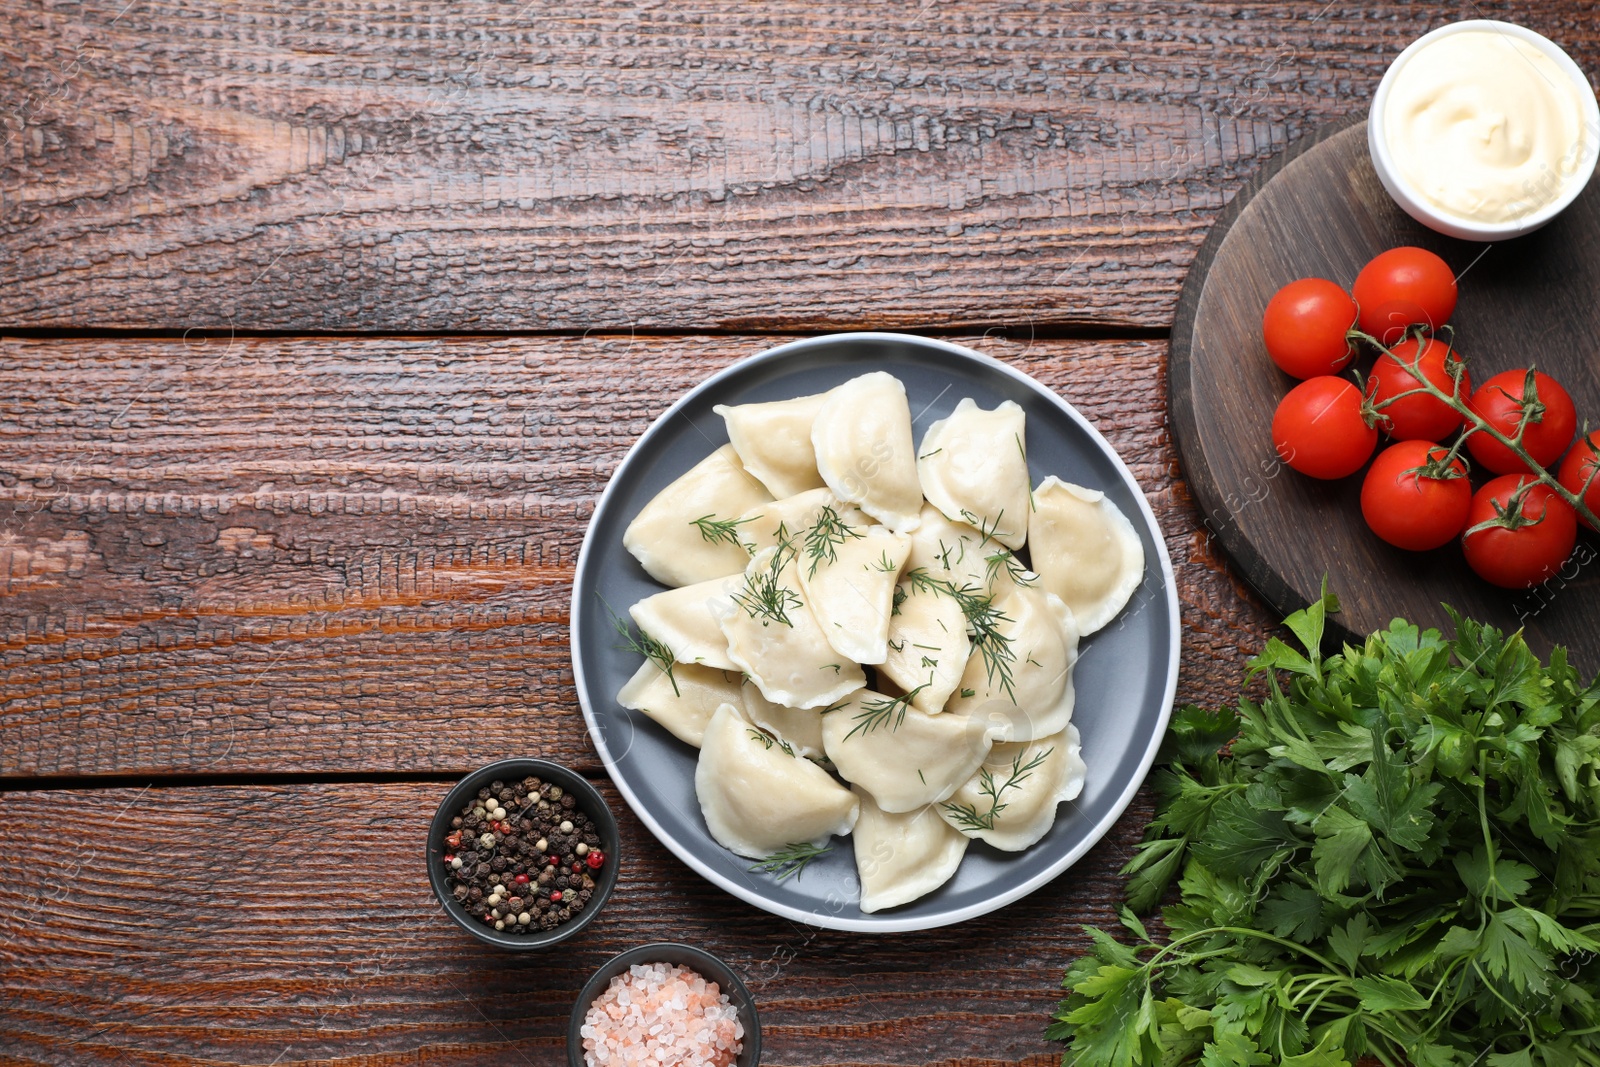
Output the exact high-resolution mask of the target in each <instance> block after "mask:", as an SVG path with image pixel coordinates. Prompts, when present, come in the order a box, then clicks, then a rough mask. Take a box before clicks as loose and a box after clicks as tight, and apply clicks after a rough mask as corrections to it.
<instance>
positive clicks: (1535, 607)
mask: <svg viewBox="0 0 1600 1067" xmlns="http://www.w3.org/2000/svg"><path fill="white" fill-rule="evenodd" d="M1366 145H1367V141H1366V125H1365V123H1361V122H1358V123H1356V124H1355V125H1353V126H1348V127H1346V128H1344V129H1341V130H1338V131H1336V132H1329V133H1328V134H1327V135H1326V136H1319V137H1315V138H1309V139H1307V141H1306V142H1305V143H1304V144H1303V145H1299V146H1296V147H1295V148H1292V149H1290V150H1289V151H1288V152H1287V153H1285V154H1284V156H1282V157H1280V158H1278V159H1275V160H1273V161H1272V162H1271V163H1269V164H1268V165H1267V167H1266V168H1264V169H1263V172H1262V174H1261V175H1260V176H1259V178H1257V179H1256V180H1255V181H1253V182H1252V183H1251V185H1250V186H1248V187H1247V188H1246V189H1245V190H1243V191H1242V192H1241V193H1240V195H1239V197H1238V198H1236V199H1235V200H1234V202H1233V203H1232V204H1230V205H1229V207H1228V210H1227V212H1226V213H1225V214H1224V216H1223V218H1222V219H1221V221H1220V222H1219V223H1218V227H1217V229H1216V230H1215V231H1214V232H1213V235H1212V236H1211V237H1210V238H1208V240H1207V243H1206V246H1205V248H1204V249H1203V250H1202V252H1201V254H1200V257H1199V258H1198V259H1197V261H1196V270H1195V273H1194V274H1193V275H1191V277H1190V279H1189V281H1188V282H1187V283H1186V285H1185V287H1184V290H1183V298H1182V302H1181V304H1180V306H1179V314H1178V320H1177V324H1176V326H1175V327H1174V331H1173V388H1172V414H1173V425H1174V427H1175V429H1176V431H1177V433H1176V436H1177V440H1178V444H1179V446H1180V448H1181V453H1182V457H1183V466H1184V470H1185V471H1186V472H1187V473H1188V475H1189V477H1190V479H1191V481H1192V483H1193V487H1194V492H1195V495H1196V497H1197V498H1198V500H1199V502H1200V505H1201V511H1202V514H1203V515H1204V516H1205V521H1206V524H1207V528H1208V529H1210V530H1213V531H1214V532H1215V535H1216V537H1217V539H1218V541H1219V542H1220V544H1221V547H1222V548H1223V550H1224V551H1226V552H1227V553H1228V554H1229V556H1230V557H1231V558H1232V559H1234V560H1236V561H1237V563H1238V566H1239V571H1240V573H1241V574H1243V575H1244V576H1245V578H1246V579H1247V580H1248V581H1249V582H1250V583H1251V585H1253V586H1254V587H1255V588H1256V589H1258V590H1260V591H1261V593H1262V595H1263V596H1264V597H1265V598H1266V600H1267V602H1268V603H1270V604H1275V605H1277V606H1278V607H1279V608H1280V609H1281V610H1283V611H1286V612H1287V611H1291V610H1294V609H1296V608H1298V607H1301V606H1303V605H1304V604H1306V603H1307V602H1308V601H1309V600H1310V599H1312V598H1313V597H1315V596H1316V595H1317V591H1318V589H1319V588H1320V585H1321V582H1322V579H1323V577H1324V576H1327V579H1328V582H1329V585H1330V586H1331V588H1332V589H1333V590H1334V591H1335V592H1337V593H1338V594H1339V598H1340V601H1341V603H1342V605H1343V610H1342V611H1341V613H1340V615H1339V616H1338V619H1337V621H1338V622H1339V624H1340V625H1341V627H1342V629H1343V630H1344V631H1345V633H1346V635H1348V633H1350V632H1353V633H1357V634H1364V633H1367V632H1369V631H1371V630H1375V629H1380V628H1383V627H1386V626H1387V625H1388V624H1389V621H1390V620H1391V619H1393V618H1395V617H1397V616H1403V617H1405V618H1409V619H1411V620H1413V621H1416V622H1421V623H1425V624H1427V625H1430V626H1439V627H1446V628H1448V627H1449V626H1450V619H1449V616H1448V614H1447V613H1446V612H1445V610H1444V607H1443V605H1445V604H1449V605H1450V606H1452V607H1454V608H1456V609H1458V610H1460V611H1461V612H1463V613H1464V614H1467V615H1469V616H1471V617H1473V618H1476V619H1481V620H1483V621H1485V622H1490V623H1493V624H1494V625H1496V626H1499V627H1500V628H1502V629H1504V630H1508V631H1509V630H1518V629H1521V630H1524V631H1525V633H1526V635H1527V637H1528V640H1529V642H1530V643H1531V644H1532V645H1533V646H1534V647H1535V648H1536V649H1537V650H1538V651H1539V652H1541V653H1548V651H1549V649H1550V648H1551V647H1552V646H1554V645H1557V644H1560V645H1565V646H1567V647H1568V648H1569V649H1570V650H1571V651H1572V654H1573V658H1574V661H1575V662H1576V663H1577V664H1578V666H1579V667H1580V668H1581V669H1582V670H1583V671H1584V672H1585V674H1586V676H1593V674H1594V672H1596V671H1600V595H1597V594H1600V569H1597V568H1596V567H1595V566H1593V564H1594V562H1595V560H1596V558H1600V543H1597V542H1596V541H1595V540H1594V539H1593V536H1592V535H1585V536H1584V537H1583V538H1581V539H1580V541H1579V543H1578V547H1577V550H1576V552H1575V553H1574V555H1573V557H1572V559H1571V560H1569V561H1568V563H1567V565H1566V567H1564V568H1563V569H1562V571H1561V572H1560V574H1559V575H1558V576H1557V577H1555V578H1552V579H1551V580H1550V581H1549V582H1547V583H1545V584H1544V585H1543V586H1541V587H1540V588H1538V589H1534V590H1524V591H1507V590H1503V589H1497V588H1495V587H1494V586H1491V585H1489V584H1488V583H1487V582H1484V581H1482V580H1480V579H1478V578H1477V576H1476V575H1474V574H1473V573H1472V571H1471V569H1470V568H1468V566H1467V564H1466V559H1465V557H1464V556H1463V554H1462V552H1461V548H1460V545H1459V544H1458V543H1451V544H1449V545H1446V546H1445V547H1443V548H1441V549H1438V550H1436V551H1433V552H1423V553H1417V552H1405V551H1402V550H1400V549H1397V548H1394V547H1392V546H1390V545H1387V544H1385V543H1384V542H1383V541H1381V540H1379V539H1378V537H1377V536H1376V535H1374V534H1373V533H1372V532H1371V531H1370V530H1368V529H1367V526H1366V523H1365V521H1364V520H1363V519H1362V517H1361V503H1360V498H1361V481H1362V475H1361V474H1359V473H1358V474H1356V475H1354V476H1352V477H1350V478H1345V479H1342V480H1340V481H1336V482H1322V481H1317V480H1316V479H1313V478H1306V477H1302V476H1301V475H1299V474H1296V473H1295V472H1293V471H1291V470H1289V469H1288V468H1287V467H1286V466H1284V465H1282V464H1281V463H1280V462H1279V461H1278V458H1277V455H1276V453H1275V452H1274V451H1273V446H1272V433H1271V426H1272V413H1273V410H1274V408H1275V407H1276V405H1277V403H1278V401H1279V400H1280V399H1281V398H1282V396H1283V395H1284V394H1285V393H1286V392H1287V391H1288V390H1289V388H1290V387H1291V386H1292V385H1293V384H1294V382H1293V380H1292V379H1290V378H1289V377H1288V376H1287V375H1285V374H1282V373H1281V372H1279V371H1278V370H1277V369H1276V368H1275V367H1274V366H1273V365H1272V363H1271V361H1270V359H1269V357H1268V356H1267V352H1266V348H1265V346H1264V344H1263V343H1262V340H1261V314H1262V310H1263V309H1264V308H1265V307H1266V304H1267V301H1268V300H1269V299H1270V298H1271V296H1272V294H1273V293H1274V292H1276V291H1277V290H1278V288H1279V287H1280V286H1282V285H1284V284H1286V283H1288V282H1289V281H1292V280H1293V279H1295V278H1300V277H1307V276H1315V277H1322V278H1330V279H1332V280H1334V281H1337V282H1339V283H1340V284H1342V285H1346V286H1348V285H1350V284H1351V283H1352V282H1354V280H1355V276H1356V273H1357V272H1358V271H1359V270H1360V269H1361V266H1362V265H1363V264H1364V263H1366V261H1367V260H1369V259H1371V258H1372V256H1374V255H1376V254H1377V253H1379V252H1381V251H1384V250H1385V249H1388V248H1393V247H1395V246H1398V245H1420V246H1422V247H1425V248H1429V249H1432V250H1433V251H1435V252H1437V253H1438V254H1439V255H1441V256H1442V257H1443V258H1444V260H1445V262H1446V263H1448V264H1449V265H1450V266H1451V267H1452V268H1453V269H1454V270H1455V271H1456V272H1457V273H1458V274H1460V275H1461V280H1460V299H1459V302H1458V303H1457V305H1456V311H1455V314H1454V315H1453V316H1452V318H1451V323H1452V325H1454V327H1455V340H1454V343H1455V345H1456V347H1457V349H1458V350H1459V351H1460V352H1461V353H1462V354H1463V355H1465V357H1466V358H1467V362H1468V367H1469V369H1470V370H1471V373H1472V376H1473V378H1474V380H1476V381H1479V382H1482V381H1484V380H1485V379H1487V378H1488V377H1489V376H1490V375H1492V374H1496V373H1498V372H1500V371H1503V370H1509V369H1512V368H1521V367H1526V366H1527V365H1528V363H1529V361H1530V360H1533V361H1535V362H1536V363H1537V364H1538V366H1539V368H1540V369H1541V370H1543V371H1546V372H1547V373H1549V374H1552V375H1554V376H1555V377H1556V378H1557V379H1558V380H1559V381H1560V382H1561V383H1562V385H1564V386H1565V387H1566V388H1567V390H1568V391H1569V392H1570V393H1571V394H1572V397H1573V400H1574V401H1575V402H1576V403H1577V406H1578V410H1579V412H1580V413H1581V414H1582V417H1583V418H1586V419H1588V420H1590V421H1591V422H1592V421H1593V420H1594V419H1595V418H1596V417H1600V369H1597V367H1596V363H1595V359H1594V351H1593V343H1592V341H1591V340H1590V339H1591V338H1592V337H1593V336H1594V334H1595V331H1596V329H1597V328H1600V308H1597V306H1596V304H1595V301H1594V294H1595V291H1596V289H1597V288H1600V257H1596V255H1595V252H1594V248H1595V242H1596V238H1597V236H1600V185H1593V186H1591V187H1590V188H1589V190H1588V191H1587V192H1585V193H1584V194H1583V195H1582V196H1581V197H1579V199H1578V201H1577V202H1576V203H1575V204H1573V205H1572V207H1571V208H1569V209H1568V210H1567V211H1566V212H1564V213H1563V214H1562V215H1561V216H1560V217H1558V218H1557V219H1556V220H1555V221H1553V222H1552V223H1550V225H1548V226H1546V227H1545V228H1544V229H1542V230H1539V231H1538V232H1536V233H1533V234H1530V235H1528V236H1526V237H1523V238H1520V239H1518V240H1515V241H1508V242H1502V243H1501V244H1498V245H1493V246H1485V245H1483V244H1478V243H1474V242H1469V241H1458V240H1454V239H1450V238H1445V237H1441V236H1440V235H1438V234H1436V233H1434V232H1432V231H1431V230H1428V229H1426V228H1425V227H1423V226H1421V225H1420V224H1418V223H1416V222H1414V221H1413V220H1412V219H1411V218H1410V217H1409V216H1407V215H1406V214H1405V213H1404V212H1402V211H1401V210H1400V208H1399V207H1397V206H1396V205H1395V203H1394V201H1393V200H1391V199H1390V198H1389V196H1388V194H1387V193H1385V192H1384V190H1383V187H1382V185H1381V184H1379V182H1378V177H1377V174H1376V173H1375V172H1374V171H1373V169H1372V165H1371V162H1370V160H1369V159H1368V155H1367V147H1366ZM1530 338H1537V342H1536V343H1535V345H1534V346H1533V347H1531V348H1530V345H1529V341H1530ZM1370 365H1371V359H1370V357H1367V358H1364V359H1363V361H1362V362H1361V363H1360V364H1359V365H1358V366H1359V369H1361V370H1363V371H1365V370H1367V369H1369V368H1370ZM1386 444H1387V441H1383V442H1380V446H1379V447H1380V448H1381V447H1383V446H1384V445H1386ZM1489 477H1492V475H1489V474H1486V473H1483V472H1479V473H1478V474H1476V475H1475V476H1474V484H1476V485H1481V484H1482V483H1483V482H1484V481H1486V480H1487V479H1488V478H1489Z"/></svg>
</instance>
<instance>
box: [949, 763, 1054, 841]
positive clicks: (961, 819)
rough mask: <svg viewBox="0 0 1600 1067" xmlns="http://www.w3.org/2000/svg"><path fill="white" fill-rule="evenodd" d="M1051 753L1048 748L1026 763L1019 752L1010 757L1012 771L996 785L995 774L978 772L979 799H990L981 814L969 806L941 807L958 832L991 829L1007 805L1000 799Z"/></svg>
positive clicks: (1029, 774) (1027, 777) (952, 805)
mask: <svg viewBox="0 0 1600 1067" xmlns="http://www.w3.org/2000/svg"><path fill="white" fill-rule="evenodd" d="M1054 751H1055V749H1053V748H1047V749H1045V750H1044V751H1043V752H1041V753H1039V754H1038V755H1037V756H1034V757H1033V758H1032V759H1031V760H1029V761H1028V762H1027V763H1023V762H1022V753H1021V752H1018V753H1017V754H1016V755H1015V756H1014V757H1012V759H1011V770H1010V771H1008V772H1007V774H1006V780H1005V781H1003V782H996V781H995V779H994V774H993V773H992V772H990V770H989V768H987V767H984V768H983V769H982V770H980V771H979V772H978V792H979V794H981V795H982V796H986V797H988V798H989V807H988V808H987V809H986V810H984V811H981V812H980V811H979V810H978V809H977V808H976V807H975V806H974V805H972V804H942V805H940V806H941V807H942V808H944V810H945V811H946V813H948V814H949V816H950V817H951V818H952V819H953V820H955V824H956V827H957V829H960V830H966V831H968V832H969V833H977V832H978V831H980V830H993V829H994V821H995V820H996V819H998V818H999V817H1000V813H1001V812H1002V811H1005V810H1006V807H1007V806H1008V802H1007V801H1004V800H1001V799H1000V798H1001V797H1002V796H1004V795H1005V794H1006V791H1007V790H1009V789H1016V788H1017V787H1018V786H1020V785H1022V783H1023V782H1026V781H1027V780H1028V779H1029V778H1032V777H1033V772H1034V771H1036V770H1038V769H1039V765H1040V764H1041V763H1043V762H1044V761H1045V760H1047V759H1049V758H1050V753H1052V752H1054Z"/></svg>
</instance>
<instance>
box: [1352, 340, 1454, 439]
mask: <svg viewBox="0 0 1600 1067" xmlns="http://www.w3.org/2000/svg"><path fill="white" fill-rule="evenodd" d="M1417 347H1418V346H1417V343H1416V342H1415V341H1413V340H1410V339H1406V340H1403V341H1401V342H1400V344H1399V345H1397V346H1396V347H1395V350H1394V352H1393V353H1390V352H1385V353H1384V354H1383V355H1381V356H1379V357H1378V362H1377V363H1375V364H1373V367H1372V375H1371V377H1369V378H1368V380H1367V395H1368V396H1369V397H1370V398H1371V399H1372V403H1373V406H1374V407H1377V406H1378V405H1380V404H1383V403H1385V402H1386V401H1387V402H1388V406H1387V407H1382V408H1379V410H1378V428H1379V429H1381V430H1383V431H1384V432H1386V433H1387V434H1388V435H1389V436H1390V437H1392V438H1394V439H1395V440H1396V441H1443V440H1444V439H1445V438H1446V437H1449V436H1450V435H1451V434H1453V433H1455V432H1456V431H1457V430H1459V429H1461V423H1462V422H1463V421H1464V420H1463V417H1462V415H1461V413H1460V412H1459V411H1457V410H1456V409H1455V408H1452V407H1451V406H1450V405H1449V404H1446V403H1445V402H1444V401H1443V400H1439V399H1437V398H1435V397H1431V396H1428V395H1426V394H1423V393H1419V394H1417V395H1416V396H1408V397H1405V398H1404V399H1401V400H1395V399H1394V398H1395V397H1397V396H1400V395H1401V394H1402V393H1409V392H1411V391H1412V390H1413V389H1421V388H1422V383H1421V382H1420V381H1418V380H1417V376H1416V375H1414V374H1412V373H1411V371H1410V369H1409V368H1410V367H1411V366H1413V365H1415V366H1416V367H1417V368H1418V369H1419V370H1421V371H1422V374H1423V376H1424V377H1425V378H1427V380H1428V381H1430V382H1432V383H1433V384H1434V385H1435V386H1437V387H1438V388H1440V389H1443V390H1444V391H1445V392H1446V393H1448V392H1450V391H1451V390H1452V389H1454V388H1455V383H1454V382H1453V381H1452V380H1451V378H1450V363H1452V362H1455V361H1456V360H1459V359H1460V358H1461V356H1460V353H1456V352H1452V351H1451V350H1450V346H1449V345H1447V344H1444V343H1443V342H1441V341H1435V340H1434V339H1433V338H1431V337H1430V338H1427V339H1426V341H1424V342H1423V344H1422V351H1421V355H1420V356H1419V355H1418V352H1417ZM1396 357H1398V358H1396ZM1471 395H1472V379H1471V378H1469V377H1468V376H1467V373H1466V371H1465V370H1463V371H1462V372H1461V396H1462V397H1463V398H1466V397H1470V396H1471Z"/></svg>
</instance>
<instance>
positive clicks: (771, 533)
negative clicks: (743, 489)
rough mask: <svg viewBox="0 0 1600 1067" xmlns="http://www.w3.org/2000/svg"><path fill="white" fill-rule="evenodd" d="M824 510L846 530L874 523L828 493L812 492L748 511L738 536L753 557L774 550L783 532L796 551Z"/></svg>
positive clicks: (741, 517) (744, 515) (741, 523)
mask: <svg viewBox="0 0 1600 1067" xmlns="http://www.w3.org/2000/svg"><path fill="white" fill-rule="evenodd" d="M825 508H831V509H832V510H833V513H834V514H835V515H836V516H838V518H839V521H840V522H843V523H845V524H847V525H849V526H853V527H860V526H870V525H872V523H873V521H874V520H873V519H872V518H871V517H870V516H868V515H867V514H866V513H865V512H863V511H861V510H860V509H859V508H856V507H854V506H853V505H850V504H845V503H843V502H841V501H840V500H839V498H838V497H836V496H834V495H833V494H832V493H830V492H829V491H828V490H827V489H811V490H808V491H806V492H804V493H801V494H799V495H798V496H791V497H785V498H784V499H782V500H775V501H773V502H772V503H770V504H761V505H759V506H757V507H753V508H751V509H750V510H749V511H747V512H745V513H744V514H743V515H741V516H740V525H739V536H740V537H742V538H743V539H744V541H745V543H746V544H748V545H749V546H750V551H751V552H752V553H755V552H760V551H761V550H762V549H763V548H777V547H778V530H779V529H780V528H782V530H783V532H784V534H785V535H786V536H787V537H788V539H789V542H790V544H792V545H794V546H795V547H796V548H798V547H799V546H800V541H801V539H802V538H803V537H804V536H805V531H807V530H809V529H811V528H812V527H813V526H815V525H816V523H817V519H818V518H819V517H820V516H821V515H822V512H823V509H825Z"/></svg>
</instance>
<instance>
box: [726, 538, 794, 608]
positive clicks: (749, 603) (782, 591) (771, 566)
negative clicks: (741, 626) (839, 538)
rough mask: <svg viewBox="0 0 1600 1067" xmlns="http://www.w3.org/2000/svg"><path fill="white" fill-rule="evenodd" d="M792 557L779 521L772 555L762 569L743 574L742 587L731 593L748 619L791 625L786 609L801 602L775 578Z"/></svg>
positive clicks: (790, 545)
mask: <svg viewBox="0 0 1600 1067" xmlns="http://www.w3.org/2000/svg"><path fill="white" fill-rule="evenodd" d="M793 556H794V545H793V544H792V543H791V542H790V541H789V535H788V532H787V531H786V530H785V529H784V528H783V525H782V524H779V526H778V547H777V548H775V549H773V552H772V555H771V556H770V557H768V559H767V566H766V569H764V570H762V571H759V572H758V573H756V574H752V575H747V576H746V577H745V582H744V589H743V590H742V591H741V592H738V593H735V594H733V601H734V603H735V604H738V605H739V606H740V607H741V608H743V609H744V610H745V613H746V614H748V615H749V616H750V617H751V618H752V619H759V620H761V625H762V626H767V625H770V624H771V623H774V622H781V623H783V625H785V626H789V627H792V626H794V622H793V621H792V620H791V619H790V618H789V609H790V608H798V607H801V606H802V605H803V604H804V603H805V602H804V601H802V600H801V599H800V595H799V594H798V593H796V592H795V591H794V590H793V589H790V588H789V587H788V586H786V585H784V584H783V583H782V582H781V581H780V580H779V579H780V578H781V576H782V575H783V568H784V567H786V566H788V564H789V560H790V559H791V558H793Z"/></svg>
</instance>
